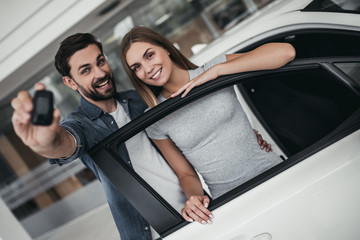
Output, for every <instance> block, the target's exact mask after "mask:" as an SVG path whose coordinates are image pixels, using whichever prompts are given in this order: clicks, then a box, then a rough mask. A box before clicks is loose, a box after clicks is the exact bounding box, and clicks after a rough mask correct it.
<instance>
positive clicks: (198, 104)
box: [146, 55, 281, 198]
mask: <svg viewBox="0 0 360 240" xmlns="http://www.w3.org/2000/svg"><path fill="white" fill-rule="evenodd" d="M225 61H226V56H225V55H222V56H220V57H217V58H215V59H214V60H212V61H210V62H208V63H206V64H205V65H204V66H202V67H200V68H197V69H195V70H189V74H190V79H191V80H192V79H193V78H194V77H196V76H198V75H199V74H201V73H202V72H204V71H206V70H207V69H209V68H210V67H212V66H214V65H215V64H218V63H222V62H225ZM158 100H159V102H162V101H165V100H166V99H165V98H164V97H162V96H160V97H159V98H158ZM146 131H147V133H148V135H149V137H150V138H152V139H166V138H171V139H172V141H173V142H174V143H175V144H176V146H177V147H178V148H179V149H180V150H181V151H182V153H183V154H184V156H185V157H186V158H187V160H188V161H189V162H190V163H191V164H192V165H193V166H194V168H195V169H196V170H197V171H198V172H199V173H200V174H201V175H202V177H203V178H204V181H205V183H206V184H207V185H208V187H209V190H210V194H211V195H212V197H213V198H217V197H219V196H220V195H222V194H224V193H226V192H228V191H229V190H231V189H233V188H235V187H237V186H239V185H240V184H242V183H244V182H246V181H247V180H249V179H251V178H253V177H255V176H256V175H258V174H260V173H262V172H264V171H265V170H267V169H269V168H271V167H273V166H275V165H276V164H278V163H280V162H281V159H280V158H279V156H277V155H276V154H275V153H273V152H270V153H267V152H265V151H264V150H261V149H260V146H259V144H258V143H257V139H256V136H255V133H254V131H253V129H252V127H251V125H250V123H249V120H248V119H247V117H246V114H245V112H244V111H243V109H242V107H241V105H240V103H239V101H238V99H237V97H236V94H235V91H234V88H233V87H228V88H225V89H223V90H220V91H217V92H215V93H212V94H210V95H207V96H206V97H203V98H201V99H199V100H196V101H194V102H193V103H191V104H189V105H187V106H185V107H183V108H181V109H179V110H177V111H175V112H174V113H172V114H170V115H168V116H166V117H165V118H163V119H161V120H160V121H158V122H156V123H155V124H153V125H152V126H150V127H149V128H148V129H146Z"/></svg>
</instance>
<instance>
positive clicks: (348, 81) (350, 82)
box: [321, 61, 360, 95]
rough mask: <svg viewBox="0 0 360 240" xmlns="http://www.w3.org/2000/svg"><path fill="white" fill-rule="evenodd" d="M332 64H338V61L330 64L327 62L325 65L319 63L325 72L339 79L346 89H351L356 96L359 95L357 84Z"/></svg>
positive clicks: (359, 88) (359, 89) (359, 90)
mask: <svg viewBox="0 0 360 240" xmlns="http://www.w3.org/2000/svg"><path fill="white" fill-rule="evenodd" d="M355 62H356V61H355ZM334 63H340V62H338V61H336V62H331V63H329V62H327V63H321V65H322V66H323V67H324V68H325V69H326V70H327V71H329V72H331V73H332V74H334V75H335V76H336V77H337V78H338V79H340V80H341V81H342V82H343V83H344V84H346V85H347V87H349V88H350V89H352V90H353V91H354V92H355V93H356V94H357V95H360V86H359V84H358V83H357V82H356V81H355V80H354V79H352V78H351V77H350V76H349V75H347V74H346V73H344V72H343V71H342V70H341V69H340V68H339V67H337V66H335V65H334ZM347 63H348V62H347Z"/></svg>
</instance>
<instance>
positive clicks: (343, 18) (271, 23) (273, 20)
mask: <svg viewBox="0 0 360 240" xmlns="http://www.w3.org/2000/svg"><path fill="white" fill-rule="evenodd" d="M312 2H313V1H311V0H292V1H288V0H280V1H275V2H274V3H271V4H269V5H268V6H267V7H264V8H263V9H261V10H259V11H258V12H256V13H255V14H253V15H252V16H250V17H249V18H247V19H245V20H244V21H242V22H240V23H239V24H237V25H236V26H235V27H233V28H232V29H230V30H229V31H227V32H225V33H224V34H223V35H222V36H221V37H219V38H218V39H216V40H215V41H213V42H212V43H210V44H209V45H208V46H206V47H205V48H204V49H203V50H202V51H200V52H199V53H198V54H196V55H194V56H193V57H192V58H191V60H192V61H193V62H194V63H195V64H198V65H202V64H203V63H205V62H207V61H208V60H209V59H212V58H214V57H216V56H218V55H221V54H224V53H234V52H236V51H238V50H239V49H242V48H244V47H246V46H248V45H250V44H252V43H254V42H256V41H258V40H259V39H261V38H265V37H267V36H271V35H274V34H278V33H283V32H287V31H290V30H297V29H299V30H300V29H319V28H322V29H347V30H354V31H360V14H354V13H344V12H316V11H302V10H303V9H304V8H305V7H306V6H308V5H309V4H310V3H312Z"/></svg>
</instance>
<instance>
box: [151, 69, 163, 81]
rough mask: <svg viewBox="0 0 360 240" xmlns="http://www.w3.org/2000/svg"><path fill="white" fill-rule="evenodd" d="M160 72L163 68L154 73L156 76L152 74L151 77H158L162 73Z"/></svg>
mask: <svg viewBox="0 0 360 240" xmlns="http://www.w3.org/2000/svg"><path fill="white" fill-rule="evenodd" d="M160 72H161V69H159V71H157V72H156V73H155V74H154V76H152V77H151V78H152V79H155V78H157V77H158V76H159V75H160Z"/></svg>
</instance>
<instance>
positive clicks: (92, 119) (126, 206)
mask: <svg viewBox="0 0 360 240" xmlns="http://www.w3.org/2000/svg"><path fill="white" fill-rule="evenodd" d="M115 98H116V100H117V101H118V102H119V103H120V105H121V106H122V107H123V108H124V110H125V112H126V113H127V114H128V115H130V118H131V119H134V118H135V117H137V116H139V115H140V114H142V113H143V112H144V109H145V108H146V104H145V103H144V101H143V100H142V99H141V98H140V96H139V95H138V94H137V92H136V91H134V90H130V91H126V92H121V93H117V94H116V95H115ZM60 125H61V126H62V127H64V128H65V129H66V130H67V131H69V132H70V133H71V134H72V135H73V136H74V137H75V140H76V143H77V149H76V151H75V153H74V154H73V155H72V156H70V157H68V158H61V159H49V162H50V164H59V165H60V166H61V165H62V164H66V163H69V162H71V161H73V160H75V159H77V158H80V159H81V161H82V162H83V163H84V164H85V165H86V166H87V167H88V168H90V169H91V170H92V171H93V172H94V174H95V176H96V177H97V178H98V179H99V181H100V182H101V183H102V185H103V188H104V191H105V194H106V197H107V201H108V204H109V207H110V210H111V212H112V215H113V218H114V220H115V223H116V226H117V228H118V230H119V233H120V236H121V239H123V240H128V239H129V240H132V239H136V240H142V239H144V240H151V239H152V237H151V231H150V226H149V224H148V223H147V222H146V220H145V219H144V218H143V217H142V216H141V215H140V214H139V213H138V212H137V211H136V210H135V208H134V207H133V206H132V205H131V204H130V203H129V202H128V201H127V199H126V198H125V197H124V196H123V195H122V194H121V193H120V192H119V191H118V190H117V189H116V187H115V186H114V185H113V184H112V183H111V181H110V180H109V179H108V178H107V176H106V175H105V174H104V173H103V172H102V171H101V170H100V169H99V168H98V166H97V165H96V164H95V162H94V161H93V159H92V158H91V157H90V156H89V155H88V154H87V151H88V150H89V149H90V148H91V147H93V146H94V145H95V144H97V143H98V142H100V141H101V140H102V139H104V138H106V137H107V136H109V135H110V134H111V133H113V132H114V131H116V130H117V129H118V126H117V124H116V121H115V120H114V118H113V117H112V116H111V115H110V114H109V113H107V112H104V111H103V110H101V109H100V108H98V107H97V106H95V105H93V104H92V103H90V102H88V101H86V100H85V99H84V98H81V101H80V106H79V107H78V108H77V110H76V111H74V112H72V113H70V114H69V115H68V116H67V117H66V118H65V119H64V120H63V121H62V122H61V124H60ZM119 154H120V155H121V157H122V159H124V160H125V161H126V162H127V163H128V164H129V165H130V166H131V162H130V158H129V155H128V152H127V150H126V147H125V144H122V145H120V147H119ZM114 171H116V170H114Z"/></svg>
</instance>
